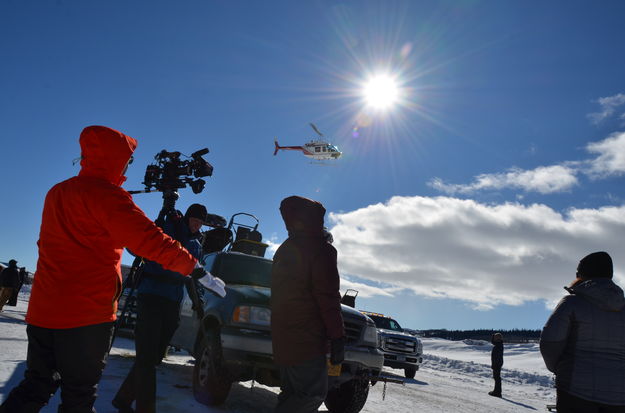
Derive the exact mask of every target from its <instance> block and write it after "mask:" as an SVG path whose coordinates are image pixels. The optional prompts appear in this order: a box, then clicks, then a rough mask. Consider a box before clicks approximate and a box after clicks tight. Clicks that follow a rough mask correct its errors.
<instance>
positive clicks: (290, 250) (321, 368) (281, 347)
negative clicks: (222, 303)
mask: <svg viewBox="0 0 625 413" xmlns="http://www.w3.org/2000/svg"><path fill="white" fill-rule="evenodd" d="M280 213H281V214H282V218H283V219H284V223H285V224H286V228H287V230H288V232H289V237H288V238H287V240H286V241H284V242H283V243H282V245H280V248H278V250H277V251H276V254H275V255H274V258H273V267H272V271H271V333H272V342H273V354H274V359H275V361H276V363H277V364H278V365H279V366H280V377H281V381H282V383H281V386H280V390H281V392H280V395H279V396H278V405H277V407H276V413H309V412H316V411H317V409H318V408H319V406H321V404H322V403H323V401H324V400H325V398H326V394H327V391H328V366H327V363H326V353H330V363H332V364H334V365H337V364H341V363H342V362H343V359H344V355H345V332H344V329H343V316H342V314H341V296H340V294H339V283H340V280H339V273H338V270H337V267H336V249H334V247H333V246H332V245H330V243H329V242H328V238H327V234H325V233H324V231H323V216H324V215H325V208H324V207H323V206H322V205H321V204H320V203H319V202H316V201H312V200H310V199H306V198H302V197H298V196H291V197H288V198H286V199H284V200H283V201H282V203H281V204H280Z"/></svg>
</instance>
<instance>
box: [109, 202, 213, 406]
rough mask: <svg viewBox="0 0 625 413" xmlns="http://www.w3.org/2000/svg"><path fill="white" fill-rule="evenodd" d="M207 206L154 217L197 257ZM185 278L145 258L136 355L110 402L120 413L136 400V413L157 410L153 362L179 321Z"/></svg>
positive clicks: (139, 300)
mask: <svg viewBox="0 0 625 413" xmlns="http://www.w3.org/2000/svg"><path fill="white" fill-rule="evenodd" d="M206 214H207V211H206V207H205V206H204V205H201V204H193V205H191V206H190V207H189V208H188V209H187V212H186V213H185V215H184V217H183V216H182V214H180V213H179V212H178V211H176V214H170V215H168V216H167V217H165V219H164V222H159V221H157V224H159V225H161V226H162V228H163V231H164V232H165V233H166V234H167V235H169V236H171V237H172V238H174V239H175V240H177V241H179V242H180V243H181V244H182V245H183V246H184V247H185V248H186V249H187V250H188V251H189V252H190V253H191V254H193V256H195V257H196V258H198V259H199V258H200V256H201V255H202V244H200V242H199V240H198V239H197V236H198V235H199V231H200V228H201V227H202V225H203V223H204V220H205V219H206ZM185 278H186V277H184V276H183V275H182V274H179V273H176V272H174V271H167V270H165V269H163V267H162V266H161V265H159V264H157V263H156V262H153V261H147V262H146V264H145V267H144V269H143V274H142V275H141V284H139V288H138V295H137V324H136V326H135V349H136V357H135V362H134V364H133V365H132V369H131V370H130V372H129V373H128V376H127V377H126V379H125V380H124V382H123V383H122V385H121V387H120V388H119V390H118V391H117V394H116V395H115V398H114V399H113V401H112V404H113V406H114V407H115V408H117V409H118V411H119V413H131V412H133V409H132V408H131V404H132V402H133V401H135V400H136V412H137V413H153V412H156V366H157V365H159V364H160V363H161V361H162V360H163V357H164V356H165V352H166V351H167V347H168V346H169V341H170V340H171V338H172V337H173V335H174V333H175V332H176V329H177V328H178V324H179V323H180V303H181V301H182V298H183V296H184V285H185Z"/></svg>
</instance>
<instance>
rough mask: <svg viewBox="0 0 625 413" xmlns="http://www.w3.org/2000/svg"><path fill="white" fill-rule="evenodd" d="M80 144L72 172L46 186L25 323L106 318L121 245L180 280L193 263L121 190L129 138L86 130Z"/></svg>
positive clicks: (116, 286) (116, 289)
mask: <svg viewBox="0 0 625 413" xmlns="http://www.w3.org/2000/svg"><path fill="white" fill-rule="evenodd" d="M80 146H81V150H82V160H81V162H80V165H81V167H82V168H81V170H80V173H79V174H78V176H76V177H73V178H70V179H68V180H66V181H63V182H61V183H59V184H57V185H55V186H54V187H53V188H52V189H50V191H49V192H48V194H47V196H46V200H45V203H44V207H43V217H42V222H41V230H40V234H39V241H38V243H37V244H38V246H39V260H38V261H37V271H36V273H35V277H34V284H33V288H32V292H31V296H30V302H29V305H28V312H27V314H26V322H27V323H28V324H32V325H35V326H38V327H45V328H74V327H81V326H85V325H91V324H99V323H105V322H110V321H114V320H115V319H116V313H117V298H118V296H119V294H120V293H121V280H122V278H121V257H122V250H123V247H128V248H130V249H131V250H132V251H133V252H134V253H136V254H138V255H140V256H142V257H145V258H147V259H149V260H152V261H155V262H158V263H160V264H161V265H162V266H163V267H164V268H166V269H169V270H172V271H175V272H178V273H181V274H185V275H186V274H189V273H191V271H192V270H193V268H194V267H195V264H196V262H197V261H196V259H195V258H194V257H193V256H191V254H189V252H188V251H187V250H186V249H184V248H183V247H182V246H181V245H180V243H178V242H177V241H175V240H174V239H172V238H170V237H169V236H167V235H165V234H164V233H163V231H162V230H161V229H160V228H159V227H157V226H156V225H155V224H154V223H153V222H152V221H151V220H150V219H149V218H148V217H146V216H145V214H144V213H143V211H141V209H139V207H137V206H136V205H135V204H134V202H133V201H132V198H131V196H130V194H128V192H126V191H125V190H124V189H122V188H121V186H120V185H121V184H122V183H123V182H124V181H125V180H126V178H125V177H124V176H123V174H124V172H125V171H124V168H125V166H126V164H127V163H128V160H129V159H130V156H131V155H132V153H133V151H134V150H135V148H136V147H137V141H136V140H134V139H133V138H131V137H129V136H126V135H124V134H123V133H120V132H118V131H116V130H113V129H110V128H107V127H104V126H89V127H87V128H85V129H84V130H83V131H82V133H81V134H80Z"/></svg>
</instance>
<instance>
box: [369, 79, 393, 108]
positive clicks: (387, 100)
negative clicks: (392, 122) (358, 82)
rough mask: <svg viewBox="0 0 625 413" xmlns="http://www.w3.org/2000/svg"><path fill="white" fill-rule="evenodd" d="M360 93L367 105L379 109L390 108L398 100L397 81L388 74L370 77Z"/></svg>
mask: <svg viewBox="0 0 625 413" xmlns="http://www.w3.org/2000/svg"><path fill="white" fill-rule="evenodd" d="M362 93H363V95H364V98H365V101H366V103H367V105H369V106H371V107H373V108H375V109H380V110H385V109H390V108H391V107H392V106H393V105H394V104H395V103H396V102H397V101H398V100H399V87H398V86H397V81H396V80H395V79H394V78H392V77H391V76H389V75H377V76H373V77H371V78H370V79H369V80H368V81H367V82H366V83H365V85H364V88H363V91H362Z"/></svg>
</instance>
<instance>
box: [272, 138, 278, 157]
mask: <svg viewBox="0 0 625 413" xmlns="http://www.w3.org/2000/svg"><path fill="white" fill-rule="evenodd" d="M273 144H274V145H276V148H275V149H274V150H273V156H276V155H277V154H278V150H280V144H279V143H278V139H277V138H276V139H274V140H273Z"/></svg>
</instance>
